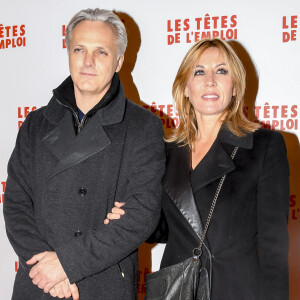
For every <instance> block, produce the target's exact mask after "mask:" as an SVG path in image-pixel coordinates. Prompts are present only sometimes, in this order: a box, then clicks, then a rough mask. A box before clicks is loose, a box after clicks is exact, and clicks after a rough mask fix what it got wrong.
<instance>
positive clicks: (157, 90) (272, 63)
mask: <svg viewBox="0 0 300 300" xmlns="http://www.w3.org/2000/svg"><path fill="white" fill-rule="evenodd" d="M89 7H91V8H95V7H101V8H106V9H111V10H115V11H116V12H118V14H119V15H120V17H121V19H122V20H123V21H124V23H125V25H126V27H127V29H128V36H129V45H128V50H127V52H126V56H125V63H124V65H123V68H122V70H121V72H120V77H121V80H122V82H123V85H124V87H125V90H126V95H127V97H128V98H130V99H131V100H133V101H134V102H136V103H138V104H140V105H142V106H144V107H146V108H147V109H149V110H151V111H152V112H153V113H155V114H156V115H158V116H159V117H160V118H161V120H162V122H163V124H164V127H165V130H166V133H168V132H169V131H170V130H171V129H172V128H173V127H174V126H176V125H177V124H178V118H177V115H176V110H175V108H174V106H173V100H172V96H171V87H172V83H173V80H174V77H175V74H176V72H177V69H178V67H179V64H180V62H181V60H182V58H183V56H184V54H185V53H186V51H187V50H188V49H189V48H190V46H191V45H192V44H193V43H194V42H195V41H197V40H199V39H201V38H205V37H221V38H224V39H228V40H232V42H231V43H232V45H233V47H234V48H235V49H236V51H237V53H238V55H239V57H240V58H241V60H242V62H243V63H244V65H245V68H246V70H247V93H246V108H245V110H246V112H247V113H248V116H249V118H251V119H256V120H258V121H259V122H262V123H263V124H264V126H265V127H268V128H270V129H272V130H278V131H280V132H282V134H283V135H284V138H285V140H286V144H287V151H288V157H289V162H290V167H291V192H290V220H289V231H290V294H291V296H290V299H292V300H299V299H300V284H299V282H300V255H299V253H300V153H299V136H300V129H299V128H300V121H299V113H300V110H299V104H300V96H299V87H300V71H299V69H300V2H299V1H298V0H285V1H283V0H281V1H278V0H275V1H274V0H273V1H269V0H265V1H259V0H253V1H235V0H227V1H223V0H215V1H201V0H187V1H182V0H172V1H161V0H151V1H146V0H140V1H133V0H110V1H108V0H107V1H104V0H103V1H100V0H98V1H94V0H86V1H78V0H72V1H71V0H65V1H60V0H51V1H37V0H36V1H34V0H26V1H17V0H10V1H3V0H2V2H1V9H0V69H1V72H0V84H1V88H0V95H1V96H0V97H1V109H0V113H1V146H0V182H1V184H0V207H1V210H2V205H3V194H4V190H5V181H6V176H7V173H6V166H7V162H8V159H9V157H10V154H11V152H12V150H13V147H14V143H15V139H16V135H17V133H18V129H19V127H20V125H21V124H22V122H23V121H24V118H25V117H26V115H27V114H28V113H29V112H30V111H32V110H35V109H36V108H39V107H41V106H43V105H46V104H47V103H48V101H49V100H50V97H51V94H52V89H54V88H55V87H57V86H58V85H59V84H60V83H61V82H62V81H63V80H64V78H65V77H66V76H68V74H69V71H68V58H67V51H66V49H65V44H64V33H65V25H66V24H67V23H68V21H69V20H70V18H71V17H72V16H73V15H74V14H75V13H76V12H77V11H79V10H81V9H84V8H89ZM271 213H272V211H270V214H271ZM0 249H1V252H0V253H1V255H0V278H1V280H0V299H4V300H6V299H10V297H11V292H12V286H13V281H14V276H15V272H16V269H17V268H18V259H17V256H16V255H15V253H14V251H13V249H12V248H11V246H10V244H9V242H8V240H7V237H6V233H5V226H4V221H3V215H2V214H1V215H0ZM140 250H141V251H140V276H139V279H140V281H139V299H142V298H143V296H144V291H145V287H144V283H145V280H144V277H145V275H146V274H147V273H148V272H150V271H151V256H152V270H156V269H157V268H158V266H159V261H160V257H161V254H162V251H163V246H162V245H157V246H155V247H154V246H153V245H143V246H142V247H141V249H140Z"/></svg>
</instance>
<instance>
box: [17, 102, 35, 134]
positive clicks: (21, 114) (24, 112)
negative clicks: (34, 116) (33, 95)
mask: <svg viewBox="0 0 300 300" xmlns="http://www.w3.org/2000/svg"><path fill="white" fill-rule="evenodd" d="M36 109H37V107H36V106H32V107H30V106H22V107H21V106H19V107H18V128H19V129H20V127H21V125H22V124H23V122H24V120H25V118H26V117H27V116H28V114H29V113H30V112H31V111H34V110H36Z"/></svg>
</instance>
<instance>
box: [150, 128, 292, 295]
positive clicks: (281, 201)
mask: <svg viewBox="0 0 300 300" xmlns="http://www.w3.org/2000/svg"><path fill="white" fill-rule="evenodd" d="M236 146H238V147H239V148H238V151H237V153H236V156H235V158H234V159H233V160H232V159H231V157H230V156H231V153H232V151H233V149H234V147H236ZM225 174H226V178H225V181H224V184H223V187H222V189H221V192H220V194H219V198H218V200H217V203H216V207H215V211H214V213H213V216H212V220H211V224H210V227H209V230H208V234H207V239H206V240H205V246H204V248H203V250H204V251H203V257H202V259H203V264H204V266H205V267H206V269H207V270H208V272H209V273H210V277H211V299H212V300H288V299H289V277H288V230H287V223H288V211H289V166H288V161H287V155H286V149H285V143H284V140H283V137H282V135H281V134H279V133H278V132H273V131H269V130H265V129H259V130H257V131H256V132H254V133H253V134H247V135H246V136H245V137H237V136H235V135H233V134H231V133H230V132H229V131H228V130H227V129H226V128H224V127H222V128H221V130H220V132H219V134H218V137H217V139H216V141H215V142H214V144H213V145H212V147H211V149H210V150H209V152H208V153H207V155H206V156H205V157H204V158H203V159H202V161H201V162H200V164H199V165H198V166H197V167H196V168H195V170H193V171H191V157H190V151H189V148H188V147H178V146H174V145H171V146H170V147H169V150H168V151H167V170H166V173H165V175H164V178H163V198H162V208H163V214H164V220H162V221H161V224H160V227H159V228H158V230H157V231H156V232H155V234H153V235H152V237H151V239H152V241H153V240H154V239H156V240H157V241H165V242H167V245H166V248H165V251H164V255H163V258H162V262H161V268H164V267H168V266H170V265H173V264H176V263H179V262H181V261H184V260H185V259H187V258H189V257H191V256H192V250H193V249H194V248H195V247H197V246H198V245H199V241H200V240H199V236H201V234H202V231H203V225H204V224H205V222H206V219H207V215H208V211H209V208H210V206H211V203H212V200H213V197H214V194H215V191H216V188H217V185H218V183H219V181H220V178H221V177H222V176H223V175H225ZM199 224H200V230H198V231H197V232H195V229H197V228H199Z"/></svg>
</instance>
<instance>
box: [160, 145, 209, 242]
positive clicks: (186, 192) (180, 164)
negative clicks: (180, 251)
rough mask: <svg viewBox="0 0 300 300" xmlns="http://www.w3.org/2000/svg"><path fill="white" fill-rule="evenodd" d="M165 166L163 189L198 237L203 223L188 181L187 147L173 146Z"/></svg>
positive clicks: (188, 161) (188, 154) (189, 166)
mask: <svg viewBox="0 0 300 300" xmlns="http://www.w3.org/2000/svg"><path fill="white" fill-rule="evenodd" d="M167 166H168V167H167V170H166V173H165V175H164V177H163V186H164V189H165V191H166V192H167V193H168V195H169V196H170V198H171V199H172V201H173V202H174V203H175V205H176V206H177V208H178V209H179V211H180V212H181V214H182V215H183V216H184V217H185V218H186V220H187V221H188V223H189V224H190V225H191V226H192V228H193V230H194V232H195V233H196V234H197V236H198V238H200V237H201V235H202V232H203V225H202V220H201V217H200V215H199V212H198V209H197V206H196V202H195V199H194V195H193V191H192V187H191V183H190V168H191V164H190V150H189V148H188V147H176V148H173V149H172V150H171V151H170V155H169V156H168V162H167Z"/></svg>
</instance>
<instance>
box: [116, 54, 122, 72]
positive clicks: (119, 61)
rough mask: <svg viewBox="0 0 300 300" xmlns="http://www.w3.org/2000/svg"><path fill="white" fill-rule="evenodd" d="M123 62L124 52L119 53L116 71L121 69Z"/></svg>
mask: <svg viewBox="0 0 300 300" xmlns="http://www.w3.org/2000/svg"><path fill="white" fill-rule="evenodd" d="M123 62H124V54H121V55H120V57H119V59H118V64H117V69H116V72H119V71H120V70H121V68H122V65H123Z"/></svg>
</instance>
